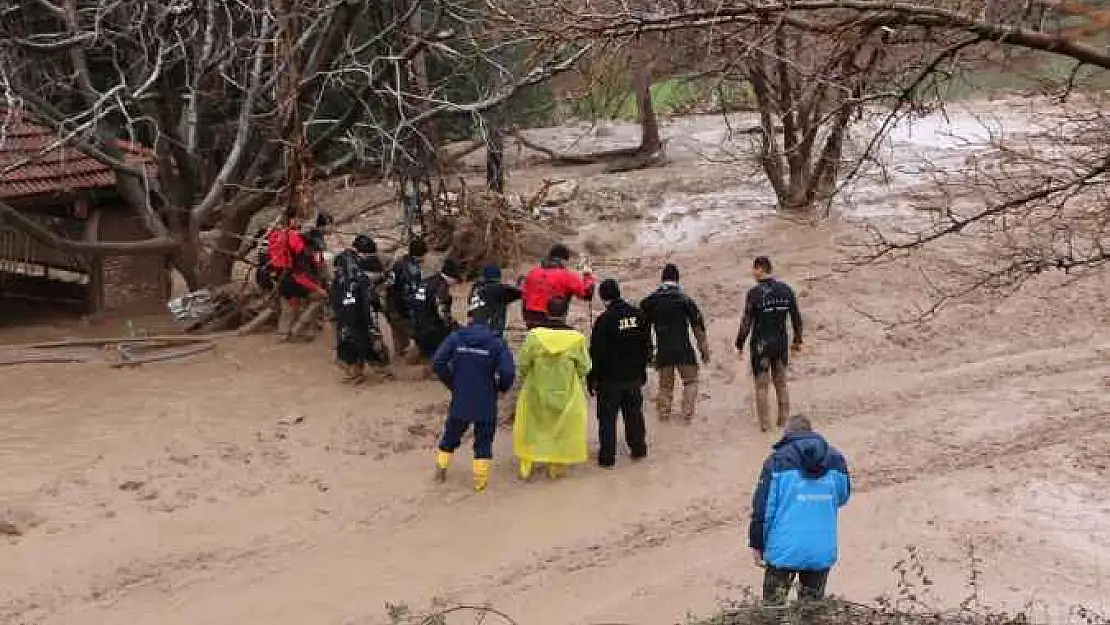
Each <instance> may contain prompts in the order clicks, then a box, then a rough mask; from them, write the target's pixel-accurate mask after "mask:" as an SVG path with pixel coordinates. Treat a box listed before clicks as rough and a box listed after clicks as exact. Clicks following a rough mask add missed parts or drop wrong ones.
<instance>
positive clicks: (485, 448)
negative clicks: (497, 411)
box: [439, 418, 497, 460]
mask: <svg viewBox="0 0 1110 625" xmlns="http://www.w3.org/2000/svg"><path fill="white" fill-rule="evenodd" d="M473 425H474V459H475V460H489V459H491V458H493V437H494V436H495V435H496V434H497V421H475V422H473ZM470 426H471V422H470V421H463V420H462V419H451V418H448V419H447V425H446V426H444V428H443V437H442V438H440V439H439V450H440V451H447V452H451V453H454V452H455V450H456V449H458V448H459V447H461V446H462V437H463V434H466V431H467V430H468V429H470Z"/></svg>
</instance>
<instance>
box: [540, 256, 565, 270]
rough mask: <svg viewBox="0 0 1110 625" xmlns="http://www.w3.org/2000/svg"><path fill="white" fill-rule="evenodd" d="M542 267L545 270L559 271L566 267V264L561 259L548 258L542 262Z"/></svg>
mask: <svg viewBox="0 0 1110 625" xmlns="http://www.w3.org/2000/svg"><path fill="white" fill-rule="evenodd" d="M540 267H543V268H544V269H558V268H561V267H566V263H564V262H563V261H562V260H561V259H558V258H551V257H548V258H545V259H543V260H541V261H540Z"/></svg>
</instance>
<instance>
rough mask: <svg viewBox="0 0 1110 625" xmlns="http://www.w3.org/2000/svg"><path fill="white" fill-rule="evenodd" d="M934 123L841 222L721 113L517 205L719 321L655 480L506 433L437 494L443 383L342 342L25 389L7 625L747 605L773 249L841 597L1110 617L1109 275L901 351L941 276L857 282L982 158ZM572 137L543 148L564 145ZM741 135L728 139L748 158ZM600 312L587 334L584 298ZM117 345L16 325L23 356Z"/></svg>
mask: <svg viewBox="0 0 1110 625" xmlns="http://www.w3.org/2000/svg"><path fill="white" fill-rule="evenodd" d="M932 122H933V123H932V126H929V125H928V124H926V125H925V127H924V129H922V128H921V127H920V126H919V127H918V130H916V131H915V132H909V131H902V132H901V133H900V134H899V135H898V136H897V137H896V142H895V143H894V145H893V146H892V150H893V154H894V155H895V156H896V159H895V160H896V163H895V164H896V165H897V168H896V170H895V172H896V174H898V175H895V176H894V177H893V179H892V183H891V184H892V186H890V187H877V186H867V185H863V186H862V187H860V188H859V189H857V192H856V194H855V195H854V198H853V200H854V201H853V202H851V203H850V204H845V205H842V207H841V209H842V210H840V211H838V216H837V218H835V219H832V220H828V221H823V222H820V223H818V224H808V223H799V222H796V221H788V220H786V219H782V218H778V217H774V216H771V215H770V211H769V210H768V209H770V208H771V202H770V199H769V197H768V195H767V193H766V190H765V189H764V188H762V187H761V186H759V185H758V184H755V183H752V182H750V181H749V180H748V179H747V178H746V177H745V176H744V175H743V174H742V173H741V170H742V168H741V167H738V166H737V165H735V164H732V165H730V164H726V163H723V162H720V159H721V157H722V156H723V154H724V151H722V150H721V145H722V144H721V139H722V137H724V135H725V132H726V129H725V127H724V125H723V124H722V123H721V122H720V121H719V120H717V119H713V118H694V119H686V120H678V121H675V122H673V123H671V124H669V125H668V127H667V128H666V133H667V136H669V137H670V138H671V141H670V143H669V145H668V153H669V155H670V157H671V158H672V163H671V165H670V166H668V167H666V168H662V169H653V170H648V171H644V172H637V173H628V174H616V175H602V174H600V173H598V172H597V168H575V169H569V170H568V169H558V170H554V169H550V168H546V167H532V168H529V169H517V170H516V172H515V174H514V178H513V180H512V182H511V184H513V185H517V186H518V187H528V186H529V185H535V184H536V182H537V181H538V180H539V179H541V178H543V177H555V178H573V179H575V180H577V181H579V182H580V185H581V186H580V189H579V193H578V195H577V197H576V199H575V200H574V201H573V202H572V205H571V206H572V207H573V211H574V214H575V216H576V218H578V219H588V220H590V221H592V222H594V223H593V224H592V225H587V226H585V227H584V228H583V234H582V241H581V242H580V246H581V247H589V248H590V249H593V250H595V256H596V257H597V258H596V264H597V265H598V266H599V267H600V268H601V271H600V272H601V273H603V274H605V275H614V276H617V277H619V278H621V279H622V281H623V282H624V288H625V291H626V293H627V294H629V295H630V296H632V297H635V298H638V297H640V296H642V295H644V294H646V293H647V292H648V291H649V289H651V288H652V286H653V285H654V283H655V282H656V279H657V275H658V271H659V268H660V267H661V264H662V263H663V262H664V258H667V259H670V260H672V261H674V262H677V263H678V264H679V265H680V267H681V268H682V269H683V281H684V282H685V283H686V286H687V289H688V290H689V291H690V292H691V293H692V294H693V295H694V296H695V297H696V298H697V299H698V300H699V301H700V303H701V304H702V307H703V309H704V310H705V312H706V313H707V316H708V317H709V319H710V326H711V327H710V334H711V339H712V346H713V348H714V362H713V363H712V365H710V366H709V367H708V368H707V370H705V371H704V382H703V387H702V388H703V393H702V404H701V412H700V416H699V418H698V420H697V421H696V422H695V423H694V424H693V425H692V426H689V427H684V426H681V425H677V424H658V423H656V422H654V420H652V422H651V424H650V440H651V456H650V458H649V461H648V462H646V463H642V464H637V465H635V466H633V465H632V464H631V463H629V462H627V461H623V462H620V464H619V467H618V470H616V471H614V472H603V471H600V470H598V469H595V468H594V467H592V466H589V467H584V468H581V469H579V470H577V471H576V472H574V473H573V474H572V475H571V476H569V477H568V478H566V479H564V480H561V481H558V482H548V481H546V480H540V481H537V482H535V483H531V484H524V483H520V482H517V481H516V480H515V479H514V477H513V469H512V464H511V461H510V456H511V453H510V437H509V436H508V432H507V431H502V433H501V435H500V437H499V439H498V441H497V446H496V450H497V461H496V468H495V471H494V476H493V482H492V485H491V487H490V489H489V491H488V492H486V493H484V494H480V495H479V494H474V493H472V492H470V490H469V488H468V485H469V466H468V462H467V460H468V457H467V455H466V454H460V458H459V462H458V464H457V467H456V469H455V470H454V473H453V474H452V476H451V479H450V482H449V483H448V484H446V485H436V484H433V483H432V482H431V479H430V477H431V459H432V456H431V449H432V446H433V445H434V442H435V439H436V434H437V433H438V430H439V428H440V426H441V423H442V419H443V413H444V408H445V405H446V399H447V393H446V391H445V390H444V389H443V388H442V387H441V386H439V385H438V384H436V383H433V382H403V381H396V382H390V383H389V384H388V385H384V386H366V387H362V388H358V389H351V388H349V387H345V386H343V385H341V384H340V383H339V380H338V372H337V370H336V369H335V368H334V367H333V366H332V364H331V354H330V351H329V345H330V338H329V337H327V336H323V337H321V338H320V339H319V340H317V341H316V343H314V344H312V345H281V344H278V343H277V342H276V341H275V340H273V338H272V337H268V336H260V337H251V338H246V339H241V340H236V341H231V342H224V343H221V345H220V349H219V350H218V351H217V352H216V353H215V354H208V355H205V356H201V357H199V358H197V359H195V360H192V361H189V362H181V363H173V364H161V365H149V366H145V367H143V368H140V369H136V370H109V369H107V368H106V367H103V366H95V365H29V366H20V367H8V368H5V370H4V371H3V377H2V378H0V394H2V397H3V398H4V401H3V404H2V407H0V467H2V469H3V470H2V471H0V511H3V514H4V518H5V519H6V520H7V525H0V529H4V530H5V531H6V532H7V533H9V534H16V533H18V534H21V535H0V622H2V623H12V624H14V623H44V624H51V625H53V624H63V623H64V624H65V625H85V624H90V625H91V624H96V625H112V624H127V625H135V624H136V623H153V622H157V623H159V624H160V625H176V624H181V625H196V624H198V623H205V624H208V625H219V624H228V625H231V624H234V625H248V624H254V623H258V624H263V623H264V624H267V625H281V624H286V623H288V624H290V625H293V624H296V625H303V624H305V623H321V624H323V623H328V624H336V625H339V624H344V625H345V624H356V623H377V622H382V621H383V620H385V609H384V606H385V604H386V603H387V602H390V603H406V604H408V605H409V606H411V607H413V608H414V609H418V610H419V609H422V608H426V607H428V606H429V605H431V604H432V603H433V602H435V601H437V600H439V601H448V602H451V601H468V602H490V603H492V604H494V605H496V606H497V607H499V608H500V609H502V610H504V611H506V612H508V613H510V614H512V615H514V616H516V617H517V618H518V619H519V621H520V622H522V623H529V624H531V625H547V624H550V625H571V624H587V623H599V622H621V623H637V624H644V625H648V624H669V623H674V622H679V621H681V619H683V618H684V616H685V615H686V614H687V613H688V612H695V613H697V612H705V611H709V610H711V609H712V608H713V607H714V606H715V604H716V602H717V601H719V600H722V599H728V598H730V597H737V596H740V595H741V594H742V593H743V589H744V588H745V587H748V586H752V585H755V584H758V582H759V576H760V571H759V570H757V569H755V568H754V567H753V566H752V564H751V562H750V558H749V557H748V553H747V548H746V542H745V541H746V523H747V515H748V500H749V497H750V493H751V489H752V486H753V482H754V480H755V477H756V474H757V472H758V468H759V465H760V463H761V461H762V459H763V457H764V455H765V454H766V453H767V451H768V446H769V444H770V443H771V442H773V439H772V438H771V436H770V435H763V434H761V433H760V432H759V430H758V428H757V427H756V424H755V421H754V418H753V416H752V410H751V407H752V403H751V393H750V381H749V379H748V378H747V376H746V369H745V367H744V365H743V364H742V363H740V362H738V361H737V359H736V357H735V356H734V353H733V350H732V347H731V346H732V339H733V336H734V333H735V331H736V325H737V321H738V319H737V316H738V310H737V304H738V302H740V301H741V297H742V293H743V291H744V289H746V288H747V286H748V283H749V278H748V277H747V275H746V267H747V266H748V264H749V262H750V258H751V257H752V256H753V255H755V254H756V253H766V254H769V255H771V256H772V257H773V258H774V259H775V260H776V261H777V263H778V265H779V267H780V268H781V272H780V273H781V275H782V276H783V277H784V278H785V279H787V280H789V281H790V282H792V283H793V284H794V285H795V286H796V287H797V288H798V290H799V292H800V294H801V303H802V307H803V312H804V314H805V317H806V322H807V328H808V329H807V339H806V342H807V346H808V347H807V351H806V352H805V353H804V354H803V355H801V356H800V357H798V358H797V359H796V361H795V363H794V366H793V371H792V374H791V377H792V380H793V387H792V390H793V397H794V398H795V406H796V407H797V409H799V410H801V411H804V412H806V413H807V414H809V415H811V416H812V417H813V418H814V419H815V421H816V423H817V424H818V427H819V429H820V430H821V431H822V432H824V433H825V434H826V435H827V436H828V437H829V438H830V439H831V441H832V442H833V443H834V444H835V445H837V446H838V447H840V448H841V449H842V450H843V451H844V452H845V453H846V454H847V456H848V458H849V461H850V463H851V467H852V471H853V475H854V479H855V492H854V497H853V500H852V502H851V503H850V505H849V506H848V507H847V508H846V509H845V510H844V512H843V515H842V522H843V525H842V536H841V544H842V562H841V564H840V566H838V568H837V569H836V571H835V573H834V577H833V580H832V582H831V586H832V590H833V591H834V592H836V593H839V594H844V595H847V596H848V597H850V598H853V599H857V600H863V601H866V600H870V599H872V598H874V597H876V596H878V595H880V594H882V593H885V592H891V591H893V590H894V588H895V585H896V584H897V579H898V577H897V574H896V573H895V572H893V571H892V567H893V566H894V565H895V564H896V563H897V562H898V561H900V560H903V559H904V558H905V557H906V554H907V548H908V547H916V548H918V549H920V550H921V552H922V553H923V554H924V559H925V565H926V568H927V571H928V575H929V577H930V578H931V580H932V581H933V582H934V583H933V585H932V586H930V587H929V588H927V589H924V591H923V592H924V593H925V595H926V596H927V597H928V599H927V600H929V601H934V602H936V604H937V605H940V606H954V605H956V604H957V603H959V602H960V601H961V600H962V599H964V598H965V597H966V596H967V595H968V593H969V589H968V587H967V581H968V579H969V577H970V574H969V569H970V568H971V567H972V566H974V567H975V568H977V569H979V570H980V573H979V575H978V584H979V586H980V588H981V592H982V594H983V597H982V598H983V599H984V600H985V601H987V602H991V603H994V604H1002V605H1005V606H1008V607H1012V608H1020V607H1022V606H1024V605H1026V604H1027V603H1030V602H1031V603H1033V604H1034V605H1036V606H1037V607H1036V608H1035V610H1036V611H1037V612H1038V613H1043V614H1054V615H1065V614H1066V613H1067V611H1068V609H1069V607H1070V606H1073V605H1078V604H1083V605H1087V606H1089V607H1091V608H1094V609H1096V610H1103V611H1105V610H1106V608H1107V605H1106V604H1107V598H1108V597H1110V590H1108V583H1110V582H1107V581H1106V577H1107V574H1108V573H1110V569H1108V568H1107V563H1108V562H1110V503H1108V500H1107V497H1106V492H1107V491H1106V483H1107V478H1108V473H1107V470H1108V467H1110V432H1108V431H1107V430H1108V426H1110V416H1108V415H1110V381H1108V377H1107V376H1108V375H1110V366H1108V365H1110V330H1108V325H1107V324H1108V321H1110V308H1108V306H1107V297H1108V295H1110V279H1108V278H1102V277H1099V278H1092V279H1088V280H1086V281H1083V282H1080V283H1077V284H1074V285H1070V286H1067V287H1066V288H1056V287H1059V286H1060V285H1059V284H1057V283H1056V282H1054V280H1055V279H1054V278H1052V277H1046V278H1043V279H1042V280H1041V281H1039V282H1037V283H1034V284H1033V285H1031V287H1030V288H1029V289H1027V290H1025V291H1023V292H1022V293H1020V294H1018V295H1017V296H1015V297H1013V298H1011V299H1009V300H1007V301H1004V302H996V301H989V300H974V299H973V300H971V301H967V302H961V303H959V304H957V305H954V306H952V307H950V308H948V309H946V310H945V311H943V312H942V313H941V314H940V316H939V317H938V318H937V319H936V320H934V321H933V322H932V323H931V324H930V325H928V326H924V327H902V328H898V329H894V330H889V329H886V328H884V327H883V326H882V325H880V324H877V323H875V322H874V321H871V320H869V318H868V316H866V315H863V314H860V311H863V312H866V313H868V314H871V315H887V314H895V313H897V312H899V311H902V310H904V309H906V308H907V306H908V304H912V303H920V302H925V301H926V299H927V295H926V294H925V293H924V291H923V290H921V286H922V284H923V283H922V277H921V274H920V273H919V272H918V271H917V270H911V269H908V268H906V267H903V266H887V267H868V268H860V269H858V270H855V271H851V272H847V273H842V272H838V271H834V268H836V267H839V266H841V261H842V260H843V259H844V258H845V255H846V253H847V252H846V251H845V248H844V245H843V243H844V242H845V241H848V240H852V225H851V223H850V222H852V221H855V220H859V219H891V218H898V216H899V214H900V213H899V211H900V210H903V209H904V208H905V203H906V200H905V197H906V196H907V194H909V193H911V192H912V187H913V186H914V185H915V184H918V182H919V181H918V179H917V178H916V175H915V167H918V165H916V164H915V163H919V161H918V160H915V159H918V158H919V157H921V156H922V155H924V156H927V157H930V158H934V159H936V160H938V161H944V160H945V159H948V160H947V162H949V163H952V164H953V165H954V166H958V163H959V162H961V159H963V158H965V151H967V150H975V149H976V148H975V146H974V145H951V144H947V143H945V141H946V140H945V139H944V138H943V137H942V135H943V134H944V133H943V132H942V130H943V128H942V126H943V124H942V123H941V122H939V121H937V120H932ZM962 130H963V131H966V130H967V129H966V128H963V129H962ZM570 133H571V131H570V130H568V129H562V130H558V131H556V130H551V131H537V132H536V133H535V136H536V137H537V138H539V139H542V140H545V141H546V140H550V141H552V143H553V144H554V143H555V142H556V141H555V140H557V139H562V140H563V144H562V145H561V146H560V147H565V145H566V144H569V143H570V141H569V139H566V137H568V136H569V135H570ZM600 134H601V135H602V136H601V137H600V140H599V138H598V137H592V138H591V142H592V143H591V145H593V144H616V143H622V142H626V143H632V142H634V141H635V129H633V128H628V127H622V126H610V127H607V128H606V129H604V131H603V132H601V133H600ZM744 141H745V140H744V139H741V140H738V141H736V142H733V143H731V144H727V145H726V146H725V147H727V148H729V150H728V151H737V152H741V153H742V152H743V151H744V149H745V148H744V145H745V143H744ZM477 158H480V155H477ZM357 193H358V190H353V191H345V192H343V193H340V194H339V195H338V196H336V200H335V201H336V202H337V203H340V204H343V203H348V204H351V203H354V202H356V200H357V198H356V197H355V195H356V194H357ZM344 194H346V195H344ZM355 227H357V224H356V225H355V226H352V228H355ZM637 258H638V259H639V261H635V260H633V259H637ZM941 260H943V259H938V260H937V261H936V262H938V263H939V262H941ZM926 265H927V263H926ZM595 312H596V310H595ZM575 314H576V316H577V321H576V323H578V324H579V325H580V326H581V327H585V324H586V319H585V316H586V314H587V307H586V306H585V305H578V306H577V307H576V309H575ZM136 323H138V324H139V326H140V327H142V326H144V325H145V326H153V325H156V322H155V321H154V320H142V321H137V322H136ZM119 327H120V324H119V323H118V320H113V321H110V322H105V325H101V326H94V327H83V326H77V325H72V324H62V323H57V324H54V325H51V326H39V327H32V328H27V327H23V328H8V329H5V330H4V334H3V336H2V340H3V341H4V342H20V341H23V340H27V339H30V338H32V337H41V336H64V335H69V334H85V335H90V334H91V335H97V334H106V333H112V332H114V331H116V329H118V328H119ZM649 414H653V410H652V409H651V408H649ZM591 436H595V434H594V433H591ZM969 546H973V547H974V554H975V555H974V557H975V561H976V564H974V565H973V564H972V562H971V560H970V558H969V555H968V550H969Z"/></svg>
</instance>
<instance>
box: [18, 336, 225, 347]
mask: <svg viewBox="0 0 1110 625" xmlns="http://www.w3.org/2000/svg"><path fill="white" fill-rule="evenodd" d="M233 336H235V333H234V332H217V333H214V334H204V335H186V334H167V335H156V336H131V337H116V338H99V339H66V340H64V341H50V342H47V343H32V344H30V345H12V346H11V347H13V348H15V349H53V348H59V347H98V346H107V345H119V344H121V343H142V344H149V343H167V344H175V343H200V342H203V341H214V340H218V339H224V338H230V337H233Z"/></svg>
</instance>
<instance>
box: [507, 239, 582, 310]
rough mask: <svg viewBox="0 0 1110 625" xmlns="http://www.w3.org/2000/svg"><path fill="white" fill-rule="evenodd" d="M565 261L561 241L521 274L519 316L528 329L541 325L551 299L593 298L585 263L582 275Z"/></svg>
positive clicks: (567, 252)
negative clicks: (572, 269)
mask: <svg viewBox="0 0 1110 625" xmlns="http://www.w3.org/2000/svg"><path fill="white" fill-rule="evenodd" d="M569 261H570V249H568V248H567V246H565V245H562V244H559V245H555V246H553V247H552V248H551V251H550V252H548V254H547V258H545V259H543V260H542V261H540V265H539V266H538V267H534V268H533V269H532V270H531V271H529V272H528V273H527V274H526V275H525V276H524V283H523V289H522V290H523V298H524V304H523V311H522V316H523V317H524V325H526V326H527V327H528V329H529V330H531V329H532V328H536V327H539V326H541V325H543V323H544V320H545V317H546V315H547V308H548V303H549V302H550V301H551V299H552V298H555V297H561V298H565V299H566V300H567V301H568V303H569V301H570V298H572V297H579V298H582V299H584V300H592V299H593V297H594V279H593V271H592V270H591V269H590V267H589V266H586V267H583V270H582V275H578V274H577V273H575V272H573V271H571V270H569V269H567V267H566V264H567V262H569Z"/></svg>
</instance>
